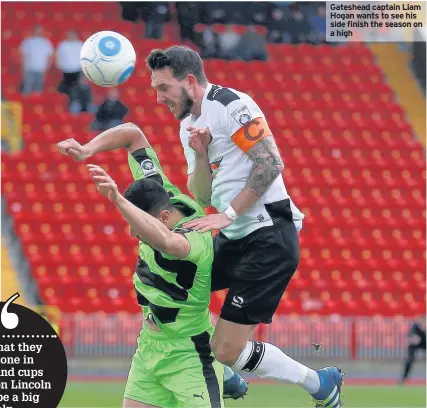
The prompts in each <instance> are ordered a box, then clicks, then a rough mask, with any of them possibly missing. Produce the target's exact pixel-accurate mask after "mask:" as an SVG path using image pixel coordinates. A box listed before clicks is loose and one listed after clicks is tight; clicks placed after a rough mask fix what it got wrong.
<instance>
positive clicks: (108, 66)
mask: <svg viewBox="0 0 427 408" xmlns="http://www.w3.org/2000/svg"><path fill="white" fill-rule="evenodd" d="M135 62H136V54H135V49H134V48H133V45H132V43H131V42H130V41H129V40H128V39H127V38H126V37H124V36H123V35H121V34H119V33H116V32H114V31H100V32H98V33H95V34H93V35H91V36H90V37H89V38H88V39H87V40H86V41H85V43H84V44H83V47H82V49H81V51H80V64H81V67H82V71H83V73H84V75H85V76H86V77H87V79H89V81H91V82H93V83H94V84H96V85H99V86H103V87H112V86H118V85H120V84H123V83H124V82H125V81H127V79H128V78H129V77H130V76H131V75H132V72H133V70H134V68H135Z"/></svg>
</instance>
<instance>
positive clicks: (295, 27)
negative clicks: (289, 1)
mask: <svg viewBox="0 0 427 408" xmlns="http://www.w3.org/2000/svg"><path fill="white" fill-rule="evenodd" d="M288 31H289V34H290V36H291V42H292V44H299V43H303V42H308V41H309V40H310V39H311V36H310V34H311V26H310V23H309V22H308V19H307V17H306V16H305V15H304V14H302V13H301V11H300V10H298V9H297V8H294V9H293V11H292V14H291V18H290V19H289V22H288Z"/></svg>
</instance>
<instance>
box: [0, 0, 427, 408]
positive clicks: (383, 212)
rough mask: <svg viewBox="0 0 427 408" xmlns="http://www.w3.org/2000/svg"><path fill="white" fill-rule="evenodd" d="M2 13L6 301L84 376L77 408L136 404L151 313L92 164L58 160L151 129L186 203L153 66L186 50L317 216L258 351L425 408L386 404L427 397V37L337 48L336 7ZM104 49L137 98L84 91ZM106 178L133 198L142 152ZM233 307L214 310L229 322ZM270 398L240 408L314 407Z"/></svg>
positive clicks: (108, 159)
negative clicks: (129, 72) (130, 398)
mask: <svg viewBox="0 0 427 408" xmlns="http://www.w3.org/2000/svg"><path fill="white" fill-rule="evenodd" d="M1 7H2V10H1V18H2V47H1V55H2V63H1V68H2V70H1V79H2V81H1V82H2V83H1V93H2V139H1V140H2V154H1V159H2V200H1V205H2V245H1V250H2V254H1V260H2V271H1V272H2V277H1V284H2V292H1V294H2V300H6V299H7V298H9V297H10V296H11V295H12V294H14V293H15V292H19V293H20V294H21V298H20V301H21V303H22V304H25V305H27V306H29V307H33V308H35V309H36V310H38V311H44V312H45V313H46V315H47V316H48V317H47V318H48V319H49V320H50V321H51V323H52V324H53V325H54V327H55V328H56V329H57V330H58V332H59V334H60V337H61V339H62V341H63V343H64V345H65V348H66V351H67V355H68V359H69V384H68V387H67V391H66V395H65V397H64V400H63V401H64V402H63V405H61V406H64V407H65V406H68V407H71V406H86V407H88V406H93V407H95V406H96V407H101V406H106V407H107V406H108V407H110V406H119V405H120V403H121V402H120V401H121V398H122V392H123V384H124V381H125V379H126V374H127V370H128V368H129V365H130V357H131V355H132V354H133V352H134V350H135V346H136V338H137V335H138V333H139V330H140V328H141V314H140V309H139V306H138V304H137V302H136V299H135V294H134V289H133V287H132V282H131V277H132V274H133V271H134V266H135V262H136V261H135V259H136V254H137V243H136V242H135V241H134V240H132V239H131V238H129V237H128V235H127V226H126V224H125V223H124V221H123V220H122V219H121V217H120V216H119V215H118V213H117V211H116V210H115V209H114V208H113V207H112V206H111V205H109V203H108V202H106V201H105V200H103V199H102V198H100V196H99V195H98V194H97V193H96V191H95V189H94V186H93V184H92V182H91V181H90V180H89V178H88V175H87V170H86V167H85V164H76V163H74V162H72V161H71V160H70V159H69V158H64V157H63V156H60V155H59V154H57V152H56V148H55V144H56V143H57V142H58V141H60V140H63V139H65V138H71V137H73V138H75V139H77V140H78V141H79V142H81V143H84V142H86V141H88V140H90V139H91V138H93V137H94V136H95V135H96V134H97V133H99V131H102V130H104V129H108V128H110V127H112V126H115V125H117V124H120V123H123V122H127V121H131V122H134V123H136V124H137V125H138V126H140V127H141V128H142V129H143V130H144V132H145V133H146V135H147V137H148V139H149V141H150V142H151V144H152V145H153V147H154V149H155V150H156V152H157V154H158V155H159V158H160V160H161V162H162V163H163V167H164V169H165V172H166V173H167V174H168V176H169V177H170V178H171V180H172V181H173V182H174V183H176V184H177V185H178V186H179V187H180V188H182V189H183V190H184V191H187V190H186V187H185V185H186V164H185V159H184V154H183V151H182V148H181V145H180V141H179V137H178V131H179V124H178V123H177V122H176V121H175V119H174V118H173V117H172V115H171V114H170V112H168V110H167V109H166V108H165V107H164V106H160V105H157V104H156V96H155V92H154V91H153V90H152V89H151V88H150V80H149V74H148V72H147V70H146V67H145V61H144V60H145V57H146V55H147V54H148V53H149V51H150V50H151V49H152V48H166V47H168V46H171V45H174V44H185V45H188V46H190V47H192V48H193V49H195V50H198V51H199V52H200V53H201V55H202V56H203V58H204V59H205V70H206V74H207V77H208V79H209V81H210V82H212V83H216V84H220V85H223V86H229V87H233V88H235V89H237V90H240V91H243V92H246V93H248V94H250V95H251V96H252V97H254V99H255V101H256V102H257V103H258V104H259V106H260V107H261V109H262V110H263V111H264V113H265V115H266V116H267V119H268V121H269V124H270V128H271V129H272V131H273V133H274V135H275V138H276V142H277V144H278V146H279V149H280V150H281V153H282V155H283V157H284V161H285V165H286V169H285V171H284V177H285V181H286V184H287V186H288V190H289V192H290V194H291V196H292V198H293V199H294V201H295V203H296V205H297V206H298V207H299V208H300V209H301V210H302V211H303V212H304V213H305V215H306V219H305V221H304V228H303V230H302V232H301V234H300V241H301V262H300V266H299V269H298V272H297V274H296V276H295V277H294V278H293V280H292V282H291V284H290V286H289V288H288V290H287V292H286V294H285V295H284V297H283V299H282V302H281V304H280V306H279V310H278V314H277V315H276V316H275V318H274V321H273V323H272V324H271V325H269V326H260V327H259V329H258V331H257V333H256V337H257V338H258V339H262V340H265V341H269V342H272V343H274V344H276V345H277V346H279V347H281V348H282V349H283V350H285V352H287V353H288V354H289V355H291V356H292V357H294V358H296V359H299V360H303V361H305V362H306V363H307V364H310V365H312V366H315V367H318V366H320V365H321V364H324V363H325V362H326V364H327V365H332V364H340V365H342V366H343V367H344V370H345V371H346V385H347V391H346V393H345V394H344V395H345V396H347V398H348V399H349V400H348V401H347V402H346V404H347V406H349V407H363V406H368V405H366V404H371V405H369V406H381V407H382V406H384V407H391V406H405V407H406V406H423V407H424V406H425V395H424V390H423V387H416V386H414V387H411V388H402V387H400V388H399V387H395V386H390V387H388V388H387V387H386V388H380V387H379V385H380V384H383V385H387V384H388V385H390V384H397V383H399V382H402V379H403V373H404V369H405V367H406V368H408V366H409V367H410V368H411V366H412V364H411V362H412V361H415V360H417V361H419V362H418V363H417V364H415V366H414V367H413V368H412V370H411V372H410V373H409V375H408V380H407V381H406V384H412V385H414V384H415V385H416V384H421V385H423V384H424V385H425V353H424V352H423V351H422V350H418V349H417V350H416V352H413V351H414V350H413V348H412V349H410V348H409V346H410V345H411V344H412V345H414V344H418V343H417V342H418V341H419V336H418V337H417V335H416V334H414V333H415V332H414V330H412V331H411V327H413V324H414V323H417V324H418V327H420V328H421V329H422V330H424V333H425V307H426V302H425V294H426V269H425V268H426V263H425V262H426V260H425V207H426V201H425V196H426V190H425V188H426V184H425V183H426V172H425V165H426V162H425V140H426V101H425V86H426V82H425V81H426V65H425V63H426V43H425V30H424V31H423V30H419V31H418V30H417V31H414V33H413V35H414V38H418V39H422V40H423V41H421V42H407V43H401V44H393V43H372V44H362V43H351V44H331V43H325V27H326V25H325V3H322V2H269V3H267V2H255V3H246V2H238V3H237V2H226V3H223V2H203V3H200V2H179V3H167V2H151V3H146V2H121V3H117V2H110V3H106V2H81V3H80V2H77V3H76V2H70V3H60V2H27V3H24V2H8V3H2V5H1ZM102 30H113V31H117V32H120V33H121V34H123V35H124V36H126V37H127V38H129V39H130V41H131V42H132V43H133V45H134V47H135V49H136V52H137V64H136V69H135V72H134V74H133V76H132V77H131V78H130V79H129V80H128V82H126V83H125V84H124V85H123V86H121V87H119V88H115V89H103V88H99V87H96V86H94V85H92V84H89V83H88V82H87V81H86V80H85V78H84V76H83V75H82V74H81V72H80V63H79V52H80V48H81V46H82V44H83V41H85V39H86V38H88V37H89V36H90V35H91V34H93V33H95V32H97V31H102ZM93 162H95V163H97V164H100V165H102V166H103V167H104V168H105V169H106V170H107V171H109V172H110V174H112V176H113V177H114V178H115V179H116V180H117V181H118V184H119V186H120V187H121V188H122V189H124V188H125V187H126V186H127V184H128V183H130V182H131V175H130V171H129V169H128V164H127V156H126V153H125V152H124V151H117V152H111V153H103V154H100V155H98V156H97V157H95V158H94V159H93ZM211 211H212V210H211ZM224 296H225V293H222V292H219V293H215V294H213V295H212V311H213V313H214V315H215V314H216V313H218V311H219V310H220V306H221V303H222V300H223V299H224ZM313 343H314V344H321V347H320V350H319V351H318V352H316V351H314V348H313ZM420 348H421V349H422V348H423V347H420ZM410 350H412V351H410ZM424 350H425V334H424ZM411 353H412V354H411ZM408 357H409V359H408ZM407 371H408V370H407ZM88 381H90V382H88ZM366 384H370V385H375V386H376V387H375V388H372V387H371V388H369V387H366V386H365V385H366ZM269 387H271V386H270V385H266V384H265V383H263V385H257V384H256V383H252V385H251V389H250V392H249V397H248V398H247V399H246V400H245V401H244V402H240V401H239V402H237V403H235V405H234V404H233V403H230V405H227V406H241V407H259V406H264V407H266V408H267V407H270V406H271V407H276V406H277V407H278V406H284V405H283V401H287V403H288V404H287V405H285V406H289V407H291V406H295V407H303V406H307V405H308V401H305V400H304V398H303V394H298V391H299V390H296V391H295V390H294V389H292V390H291V389H290V388H289V389H288V388H287V387H278V386H276V385H275V386H274V388H273V389H270V388H269ZM408 389H409V391H407V390H408ZM373 393H375V397H372V396H371V395H373ZM64 404H65V405H64ZM79 404H82V405H79ZM261 404H262V405H261Z"/></svg>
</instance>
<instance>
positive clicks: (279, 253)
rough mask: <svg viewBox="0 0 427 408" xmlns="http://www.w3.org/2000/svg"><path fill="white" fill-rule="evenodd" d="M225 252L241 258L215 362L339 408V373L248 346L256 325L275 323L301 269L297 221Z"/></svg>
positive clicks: (219, 327)
mask: <svg viewBox="0 0 427 408" xmlns="http://www.w3.org/2000/svg"><path fill="white" fill-rule="evenodd" d="M282 221H283V222H282ZM220 251H225V252H230V253H232V252H234V257H236V254H240V255H239V265H238V267H237V268H235V271H234V276H235V280H234V282H233V284H232V286H231V287H230V290H229V292H228V294H227V297H226V299H225V302H224V306H223V308H222V311H221V318H220V319H219V321H218V322H217V325H216V331H215V335H214V337H213V340H212V349H213V351H214V354H215V356H216V358H217V359H218V360H219V361H220V362H222V363H223V364H226V365H231V367H232V368H233V369H234V370H236V371H239V370H243V371H249V372H253V373H254V374H257V375H258V376H260V377H261V378H274V379H277V380H281V381H284V382H287V383H292V384H297V385H299V386H301V387H302V388H304V389H305V390H306V391H308V392H309V393H310V394H312V395H313V397H314V398H315V399H316V400H319V401H322V402H324V401H326V400H327V401H328V403H329V404H330V405H328V406H331V407H334V408H335V407H339V406H340V405H339V404H340V402H339V394H340V387H341V382H342V380H341V372H340V370H339V369H337V368H335V367H330V368H326V369H323V370H318V371H317V372H316V371H314V370H312V369H310V368H308V367H306V366H304V365H303V364H300V363H299V362H297V361H295V360H293V359H291V358H290V357H289V356H287V355H286V354H284V353H283V352H282V351H281V350H280V349H279V348H277V347H275V346H274V345H272V344H269V343H264V342H253V341H249V339H250V338H251V335H252V333H253V329H254V328H255V325H257V324H258V323H271V318H272V316H273V314H274V312H275V310H276V309H277V306H278V305H279V302H280V299H281V297H282V295H283V293H284V291H285V289H286V287H287V284H288V283H289V281H290V279H291V277H292V275H293V274H294V272H295V270H296V268H297V265H298V260H299V244H298V236H297V232H296V230H295V226H294V224H293V222H292V220H286V219H284V220H281V221H279V222H278V223H276V224H275V225H274V226H272V227H264V228H261V229H259V230H257V231H255V232H254V233H252V234H250V235H249V236H247V237H245V238H243V239H242V240H238V241H228V242H227V243H226V244H225V245H224V247H223V248H221V249H220ZM242 254H243V255H242ZM229 259H230V258H229Z"/></svg>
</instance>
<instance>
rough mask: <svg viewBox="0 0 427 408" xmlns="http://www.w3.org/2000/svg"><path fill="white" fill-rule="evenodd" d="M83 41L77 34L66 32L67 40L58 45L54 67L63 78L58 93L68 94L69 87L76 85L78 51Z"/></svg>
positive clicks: (79, 68)
mask: <svg viewBox="0 0 427 408" xmlns="http://www.w3.org/2000/svg"><path fill="white" fill-rule="evenodd" d="M82 46H83V41H80V40H79V38H78V36H77V32H76V31H74V30H70V31H68V32H67V39H66V40H64V41H61V42H60V43H59V44H58V48H57V50H56V67H57V68H58V69H59V70H60V71H61V72H62V74H63V78H62V81H61V84H60V85H59V91H60V92H63V93H66V94H69V92H70V90H71V87H72V86H73V85H75V84H77V81H78V79H79V77H80V74H81V67H80V50H81V49H82Z"/></svg>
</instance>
